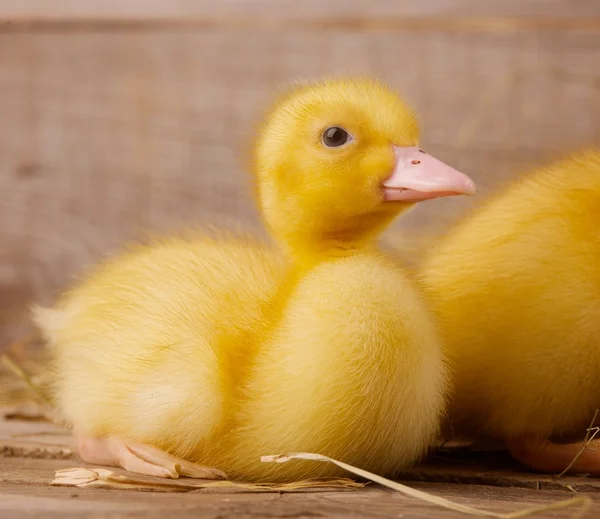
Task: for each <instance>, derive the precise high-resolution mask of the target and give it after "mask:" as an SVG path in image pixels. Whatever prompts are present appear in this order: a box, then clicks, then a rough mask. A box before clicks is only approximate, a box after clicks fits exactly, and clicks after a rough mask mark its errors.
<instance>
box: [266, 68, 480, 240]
mask: <svg viewBox="0 0 600 519" xmlns="http://www.w3.org/2000/svg"><path fill="white" fill-rule="evenodd" d="M418 145H419V129H418V126H417V120H416V116H415V114H414V112H413V111H412V110H411V109H410V108H409V107H408V106H407V105H406V104H405V103H404V101H403V100H402V99H401V98H400V97H398V95H396V94H395V93H393V92H392V91H391V90H390V89H389V88H388V87H386V86H385V85H383V84H381V83H379V82H377V81H374V80H371V79H332V80H326V81H322V82H318V83H313V84H309V85H306V86H303V87H300V88H297V89H296V90H294V91H292V92H291V93H290V94H288V95H287V96H285V97H283V99H281V100H280V101H279V102H278V103H276V105H275V108H274V109H273V110H272V112H271V113H270V114H269V116H268V117H267V118H266V120H265V123H264V124H263V127H262V129H261V131H260V132H259V137H258V141H257V143H256V147H255V157H254V159H255V162H254V168H255V173H256V180H257V184H258V185H257V188H258V195H259V205H260V209H261V211H262V215H263V218H264V220H265V223H266V224H267V226H268V227H269V229H270V231H271V233H272V234H273V235H274V237H275V238H276V239H279V240H281V241H283V242H284V243H286V244H287V245H288V246H289V248H290V249H292V250H303V249H307V248H308V249H310V248H315V247H316V248H319V249H330V248H334V249H352V248H354V247H358V246H362V245H364V244H365V243H366V242H367V241H369V240H370V239H372V238H374V236H375V235H376V234H378V233H379V232H381V231H382V230H383V229H384V227H385V226H386V225H387V224H388V223H389V222H390V221H391V220H392V218H394V217H395V216H396V215H398V214H399V213H400V212H402V211H405V210H407V209H408V208H410V207H412V206H413V205H414V204H415V203H416V202H419V201H422V200H431V199H433V198H438V197H441V196H450V195H459V194H473V193H474V192H475V185H474V183H473V182H472V181H471V180H470V179H469V178H468V177H467V176H465V175H463V174H462V173H460V172H458V171H456V170H454V169H452V168H451V167H449V166H447V165H445V164H443V163H442V162H440V161H438V160H436V159H434V158H433V157H431V156H430V155H428V154H427V153H425V152H424V151H423V150H421V149H420V148H419V147H418Z"/></svg>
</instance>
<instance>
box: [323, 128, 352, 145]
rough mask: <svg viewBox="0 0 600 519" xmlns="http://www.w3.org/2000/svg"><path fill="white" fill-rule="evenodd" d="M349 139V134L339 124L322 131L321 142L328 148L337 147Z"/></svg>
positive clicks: (350, 138)
mask: <svg viewBox="0 0 600 519" xmlns="http://www.w3.org/2000/svg"><path fill="white" fill-rule="evenodd" d="M351 140H352V137H351V136H350V134H349V133H348V132H347V131H346V130H344V129H343V128H340V127H339V126H332V127H331V128H327V129H326V130H325V131H324V132H323V144H325V146H327V147H328V148H338V147H340V146H343V145H344V144H346V143H348V142H350V141H351Z"/></svg>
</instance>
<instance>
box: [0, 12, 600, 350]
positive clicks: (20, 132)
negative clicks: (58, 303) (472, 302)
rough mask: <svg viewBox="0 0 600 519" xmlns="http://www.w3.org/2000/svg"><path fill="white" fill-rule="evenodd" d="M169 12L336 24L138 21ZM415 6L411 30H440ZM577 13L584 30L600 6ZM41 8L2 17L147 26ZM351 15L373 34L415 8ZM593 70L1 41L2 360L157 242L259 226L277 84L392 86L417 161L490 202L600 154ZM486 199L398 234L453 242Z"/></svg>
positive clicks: (448, 42)
mask: <svg viewBox="0 0 600 519" xmlns="http://www.w3.org/2000/svg"><path fill="white" fill-rule="evenodd" d="M166 4H169V5H170V6H171V7H170V8H169V9H171V10H172V11H170V12H171V14H173V12H175V11H177V10H178V9H180V10H181V11H177V12H178V13H180V14H181V13H183V12H185V13H191V14H190V16H191V15H192V14H194V13H195V14H198V15H200V14H202V13H203V12H205V11H206V10H209V11H210V12H221V11H222V12H223V13H226V12H229V11H227V10H230V9H233V8H234V7H232V6H235V8H236V9H238V8H239V9H242V10H243V9H250V7H248V6H250V4H252V6H253V7H252V12H253V13H254V14H255V15H256V16H259V17H260V15H261V13H263V14H264V13H265V12H268V13H269V15H270V16H275V17H277V16H283V15H286V16H292V15H295V14H294V13H299V12H304V13H311V16H317V15H318V16H321V17H322V18H323V19H325V18H328V17H329V18H331V17H332V16H334V14H335V12H336V11H335V9H334V7H335V6H334V3H328V2H309V3H306V4H302V5H303V6H304V7H302V8H300V7H299V5H300V3H298V5H297V6H296V7H295V8H294V9H293V10H286V9H284V8H283V7H281V6H282V5H283V4H279V3H277V5H278V6H280V7H278V8H275V7H274V5H275V4H274V3H273V2H271V1H269V0H254V1H252V2H237V1H235V2H234V1H232V2H225V1H222V2H216V3H211V2H193V3H192V2H183V1H182V2H174V3H173V2H171V3H158V2H151V3H149V4H148V6H147V7H146V8H145V9H144V10H143V11H140V12H139V13H141V14H140V17H141V18H143V17H144V14H143V13H146V15H147V16H156V17H159V16H161V13H162V14H165V13H163V12H162V11H161V9H163V7H164V5H166ZM420 4H423V5H422V6H421V7H419V8H417V7H414V8H412V9H414V11H415V13H417V14H419V13H420V14H421V15H427V14H435V13H433V12H430V13H428V12H426V11H427V7H423V6H426V5H429V3H420ZM566 4H567V3H566V2H550V3H548V2H528V3H526V4H523V3H519V5H522V6H523V5H525V6H526V7H524V8H523V9H522V10H521V11H518V9H517V7H516V6H517V4H516V3H514V2H512V3H511V2H502V5H501V6H500V7H498V9H499V10H498V12H497V14H503V13H504V14H506V9H508V7H506V6H509V5H512V6H513V8H512V9H513V11H514V12H513V14H514V13H516V12H521V13H529V15H531V14H536V13H537V14H539V12H541V11H544V12H545V13H546V14H547V15H553V14H554V15H556V16H559V15H560V14H561V13H563V12H565V8H564V6H565V5H566ZM568 4H569V6H578V7H577V8H576V10H577V9H579V11H578V12H586V13H588V14H593V13H592V11H593V10H594V9H597V8H598V5H599V4H598V3H597V2H584V1H581V2H574V3H571V2H568ZM44 5H48V4H45V3H43V2H41V1H39V2H37V3H36V2H33V1H30V2H26V1H22V2H2V3H0V18H2V17H6V16H9V17H10V16H13V17H15V19H16V18H18V17H21V19H23V20H24V19H28V18H27V16H29V17H30V18H29V19H33V18H35V17H36V16H37V15H40V14H44V12H45V13H46V15H48V16H50V15H51V14H52V13H55V14H56V15H57V16H58V15H59V14H60V13H62V14H63V15H65V16H66V17H71V19H76V18H77V16H75V15H76V14H77V13H80V14H81V13H87V15H89V16H88V17H91V18H94V17H98V16H100V14H101V13H99V11H97V10H98V9H100V8H99V7H98V6H100V5H103V6H104V7H103V8H102V9H105V10H106V13H109V12H110V13H111V14H110V16H112V17H117V18H118V17H120V19H123V18H126V17H127V16H129V15H128V14H127V13H130V15H133V13H135V12H137V11H134V10H133V5H134V3H132V2H129V3H127V2H125V3H121V2H119V3H117V2H106V3H100V2H88V3H86V2H60V3H58V4H54V3H53V6H55V5H56V9H55V8H54V7H53V8H52V10H48V9H46V11H41V10H40V6H44ZM135 5H139V4H138V3H135ZM192 5H193V6H195V7H193V9H196V10H195V11H194V10H193V9H192V8H191V7H190V6H192ZM241 5H246V7H244V8H242V7H240V6H241ZM335 5H337V6H338V7H337V9H338V10H339V3H338V4H335ZM344 5H345V6H348V5H349V7H348V8H347V9H346V10H344V13H345V14H353V15H356V13H359V14H361V13H362V17H363V18H364V19H366V20H368V19H370V17H373V18H375V17H377V16H383V15H391V14H393V13H392V11H394V10H397V12H396V11H394V12H396V14H398V13H399V14H406V13H407V12H409V11H410V9H411V7H410V6H411V5H415V6H416V5H417V3H414V4H413V3H412V2H391V1H385V2H379V3H378V2H375V3H369V11H368V12H367V11H366V7H364V4H363V3H360V6H363V7H359V3H358V2H355V3H352V2H350V3H348V2H344ZM399 5H403V6H405V7H402V8H400V7H398V6H399ZM431 5H432V6H433V5H434V4H431ZM435 5H437V8H436V9H437V11H436V12H437V14H444V13H454V14H457V13H458V14H460V13H468V14H472V15H474V16H475V15H477V14H482V13H483V14H485V12H484V11H485V9H484V8H483V7H477V5H480V4H479V3H475V2H472V1H464V2H444V1H438V2H437V3H436V4H435ZM487 5H488V7H487V9H490V7H489V5H491V4H487ZM36 6H37V7H36ZM77 6H79V7H77ZM82 6H86V7H85V8H84V7H82ZM118 6H121V7H118ZM127 6H129V7H127ZM152 6H154V7H152ZM207 6H210V7H207ZM317 6H321V7H318V8H317ZM332 6H334V7H332ZM407 6H408V7H407ZM503 6H504V7H503ZM86 9H87V10H86ZM111 9H112V10H111ZM128 9H129V11H128ZM153 9H154V10H153ZM185 9H188V10H189V9H192V11H193V12H192V11H185ZM213 9H214V11H213ZM302 9H305V10H304V11H303V10H302ZM432 9H433V7H432ZM461 9H462V11H461ZM482 9H483V11H482ZM503 9H504V11H503ZM531 9H533V10H532V11H528V10H531ZM219 10H221V11H219ZM311 10H312V11H311ZM534 11H535V12H534ZM11 13H12V14H11ZM19 13H20V14H19ZM57 13H58V14H57ZM106 13H105V14H106ZM409 14H410V13H409ZM488 14H489V13H488ZM509 14H510V13H509ZM34 15H35V16H34ZM87 15H86V16H87ZM107 16H108V15H107ZM599 70H600V33H599V31H597V30H591V29H590V30H561V31H559V30H539V31H537V30H536V31H533V30H510V29H506V28H505V29H504V30H502V29H499V30H497V31H489V30H482V31H479V32H468V33H461V32H452V31H442V30H420V31H411V30H369V29H364V28H363V29H356V28H354V29H353V28H340V27H338V28H326V27H325V28H316V27H313V28H310V27H303V26H299V27H297V28H294V27H290V26H286V27H285V28H282V29H279V30H278V29H271V30H264V29H261V28H259V27H257V28H252V27H251V26H250V27H248V26H246V27H244V28H240V29H236V28H235V27H231V26H227V25H226V24H224V25H223V27H221V28H219V26H218V25H215V26H212V28H210V29H208V28H202V27H200V26H199V27H194V26H189V27H184V26H182V27H171V28H169V27H164V28H162V29H161V28H154V29H153V28H146V29H145V30H136V28H135V24H134V25H133V26H120V25H115V26H113V25H111V24H110V23H108V24H107V25H105V26H103V27H96V28H94V27H91V28H90V27H87V26H86V25H85V24H84V25H82V26H81V27H80V26H78V25H77V24H75V25H69V26H66V27H58V28H57V29H56V30H54V29H48V28H44V27H42V28H37V29H36V28H35V26H34V27H30V28H29V29H28V28H27V27H22V28H21V29H20V30H18V31H14V30H12V29H10V28H6V27H5V26H2V25H0V114H1V119H0V193H1V194H2V196H1V197H0V344H4V343H5V342H6V340H8V339H9V338H14V337H15V336H18V335H19V334H21V333H22V332H23V331H24V329H25V328H26V326H27V319H26V314H25V312H24V310H25V308H26V305H27V304H28V303H29V302H30V301H31V300H36V301H39V302H43V303H44V302H48V301H49V300H50V299H51V298H52V297H53V295H54V294H55V293H56V291H57V290H58V289H59V288H60V287H62V286H64V285H65V284H66V283H68V282H69V280H71V279H72V277H73V276H74V275H75V274H76V273H77V272H78V271H79V270H80V269H81V268H82V267H83V266H84V265H86V264H88V263H89V262H92V261H96V260H97V259H99V258H100V257H101V256H102V255H104V254H107V253H110V252H111V251H113V250H114V249H115V248H116V247H118V246H119V245H120V244H122V243H123V242H124V241H125V240H129V239H133V238H135V237H136V236H138V235H139V234H140V233H141V232H143V231H145V230H147V229H170V228H173V227H179V226H183V225H189V224H196V223H203V222H207V221H211V222H217V223H220V222H223V221H224V220H225V219H227V218H233V219H236V220H242V221H243V222H244V223H245V224H248V225H255V224H256V213H255V210H254V207H253V204H252V200H251V199H250V197H249V196H248V178H247V176H246V174H245V170H246V169H247V161H246V157H247V154H246V151H247V150H248V148H249V146H250V138H251V135H252V131H253V128H254V125H255V124H256V123H257V122H258V120H259V118H260V115H261V113H262V112H263V110H264V108H265V107H266V106H267V103H268V100H269V99H270V97H271V94H272V92H273V91H274V90H275V89H276V88H277V87H278V86H279V85H280V84H282V83H285V82H288V81H290V80H293V79H297V78H304V77H311V76H317V75H321V74H324V73H331V72H335V71H344V72H356V73H362V72H369V73H374V74H376V75H379V76H381V77H382V78H383V79H385V80H387V81H389V82H390V83H392V84H393V85H395V86H396V87H397V88H398V89H400V90H401V91H403V92H405V93H406V95H407V97H408V98H409V100H411V101H412V102H413V103H414V104H415V105H416V107H417V108H418V110H419V112H420V115H421V120H422V122H423V131H424V139H423V140H424V146H426V147H427V148H428V150H429V151H430V152H432V153H434V154H436V155H438V156H440V158H442V159H444V160H446V161H449V162H452V163H454V164H455V165H457V166H458V167H460V168H462V169H463V170H465V171H466V172H468V173H470V174H472V175H473V177H474V178H475V179H476V180H477V181H478V182H479V185H480V191H481V193H483V194H484V195H485V193H486V192H490V190H492V189H493V188H494V187H496V186H498V185H499V184H501V183H502V182H504V181H506V180H507V179H509V178H512V177H513V176H514V175H517V174H519V173H520V172H522V171H523V170H524V169H526V168H527V167H529V165H531V164H534V163H536V162H539V161H541V160H545V159H549V158H552V157H556V156H559V155H562V154H563V153H565V152H568V151H571V150H575V149H578V148H580V147H582V146H585V145H588V144H590V143H594V142H595V143H598V142H599V141H600V119H599V118H598V117H597V114H598V113H599V111H600V96H599V95H598V92H599V88H600V76H599V72H598V71H599ZM479 199H480V197H478V198H474V199H470V200H467V199H463V200H459V199H454V200H453V199H448V200H440V201H436V202H432V203H429V204H423V206H422V207H419V208H418V209H416V210H415V211H414V212H413V213H412V214H411V215H409V217H407V218H406V219H404V220H403V225H404V226H405V227H407V228H415V229H418V228H421V227H422V226H427V225H430V224H432V223H436V224H437V223H439V224H440V225H441V226H443V225H447V224H448V223H449V222H450V221H451V220H452V218H454V217H455V216H456V215H458V214H459V213H460V212H461V211H462V210H464V208H466V207H468V206H469V205H470V204H473V203H477V200H479ZM0 347H1V346H0Z"/></svg>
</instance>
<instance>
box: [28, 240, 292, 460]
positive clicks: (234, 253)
mask: <svg viewBox="0 0 600 519" xmlns="http://www.w3.org/2000/svg"><path fill="white" fill-rule="evenodd" d="M283 270H284V268H283V263H282V261H281V258H280V256H279V255H278V254H277V253H276V252H274V251H273V250H272V249H271V248H270V247H268V246H266V245H264V244H262V243H260V242H258V241H253V240H251V239H244V238H240V237H234V236H230V237H227V236H221V237H219V238H218V240H217V241H215V240H213V239H212V238H210V237H206V236H189V237H177V238H171V239H168V240H165V241H163V242H158V241H157V242H154V243H152V244H150V245H148V246H138V247H136V248H134V249H132V250H131V251H129V252H126V253H125V254H122V255H118V256H116V257H114V258H112V259H111V260H110V261H108V262H106V263H104V264H102V265H100V266H99V267H98V268H96V269H95V270H94V271H92V272H91V273H90V274H89V275H88V276H87V278H85V279H84V280H83V281H82V282H81V283H80V284H79V285H77V286H76V287H75V288H74V289H73V290H71V291H70V292H68V293H67V294H66V295H65V296H64V297H63V298H62V299H61V300H60V301H59V302H58V304H57V305H56V306H55V308H53V309H38V310H37V319H36V320H37V322H38V324H39V325H40V328H41V329H42V331H43V332H44V333H45V334H46V336H47V338H48V340H49V342H50V344H51V346H52V348H53V350H54V357H55V361H56V363H57V365H59V366H60V369H57V370H56V373H57V377H58V378H57V381H56V396H57V399H58V404H59V408H60V409H61V411H62V413H63V414H64V415H65V416H64V417H65V419H66V420H67V421H69V422H76V423H84V424H88V426H89V427H90V429H91V431H90V432H93V433H94V434H103V433H105V432H108V431H110V432H112V433H114V432H115V431H116V432H122V434H123V435H124V436H125V437H131V436H134V437H135V438H137V439H138V440H141V441H144V440H146V439H148V440H152V442H153V443H154V444H155V445H156V444H157V441H156V440H157V435H159V436H160V434H161V431H165V430H180V431H182V435H185V434H187V435H190V437H189V438H186V437H185V436H181V437H177V435H174V436H175V438H174V439H172V441H171V443H170V444H169V445H164V447H165V448H168V449H169V450H171V451H173V452H176V453H180V454H185V453H186V452H187V451H188V450H189V449H190V448H192V445H191V444H192V443H195V442H197V441H198V439H199V438H198V437H197V436H195V437H192V434H193V433H194V431H197V430H198V429H201V430H203V431H206V434H208V435H210V434H213V433H216V432H217V431H216V430H215V428H216V427H217V426H219V424H221V425H222V424H223V423H225V422H226V417H224V416H223V414H224V413H227V412H228V405H227V403H228V401H229V400H230V399H231V398H233V392H234V387H235V386H236V383H235V382H236V380H235V379H236V377H237V376H239V374H240V371H241V370H244V369H245V367H246V361H247V359H249V358H251V357H252V355H253V354H254V347H255V343H254V342H253V341H251V340H245V338H246V337H253V336H256V335H257V334H260V330H261V329H262V328H263V327H264V326H266V323H267V321H268V317H267V315H268V312H266V311H265V310H266V305H268V303H269V301H270V299H271V296H272V294H273V291H274V290H275V288H276V286H277V284H278V283H279V279H280V277H281V275H282V273H283ZM240 344H242V345H243V347H240ZM157 366H160V368H158V369H157ZM195 383H197V385H198V387H194V388H190V387H188V386H189V384H195ZM190 395H191V396H190ZM190 398H192V399H193V400H194V401H193V402H189V401H188V400H190ZM177 400H180V401H181V406H180V407H179V409H180V410H181V412H177V411H178V410H177V408H175V409H174V406H173V405H172V402H174V401H177ZM149 402H152V405H149ZM142 409H143V410H144V415H143V416H141V415H140V412H141V411H140V410H142ZM165 409H169V410H170V413H165ZM149 410H150V411H149ZM148 413H150V414H151V416H149V414H148ZM198 416H202V418H203V419H202V422H203V423H202V426H201V427H200V426H199V425H194V420H196V419H197V417H198ZM206 417H209V418H208V419H207V418H206ZM207 422H208V423H207ZM98 428H100V429H101V430H100V429H98ZM142 428H143V430H142ZM200 439H201V438H200ZM188 443H189V445H188ZM158 444H159V446H161V445H160V442H158Z"/></svg>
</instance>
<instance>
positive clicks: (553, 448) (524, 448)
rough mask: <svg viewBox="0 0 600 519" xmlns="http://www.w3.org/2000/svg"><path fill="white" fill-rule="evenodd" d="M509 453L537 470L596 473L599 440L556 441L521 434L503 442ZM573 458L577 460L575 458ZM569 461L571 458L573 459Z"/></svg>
mask: <svg viewBox="0 0 600 519" xmlns="http://www.w3.org/2000/svg"><path fill="white" fill-rule="evenodd" d="M507 445H508V449H509V451H510V453H511V455H512V456H513V457H514V458H515V459H517V460H518V461H520V462H521V463H523V464H524V465H527V466H528V467H529V468H531V469H533V470H536V471H538V472H554V473H561V472H563V471H564V470H565V469H566V468H567V467H569V465H571V466H570V468H569V470H568V472H569V473H570V474H590V475H592V476H600V441H598V440H594V441H592V442H589V443H588V444H587V445H585V449H583V451H582V448H583V446H584V445H583V442H579V443H568V444H559V443H554V442H551V441H550V440H548V439H546V438H540V437H539V436H522V437H520V438H518V439H514V440H511V441H509V442H508V443H507ZM575 458H577V459H575ZM573 460H575V461H574V462H573Z"/></svg>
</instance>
